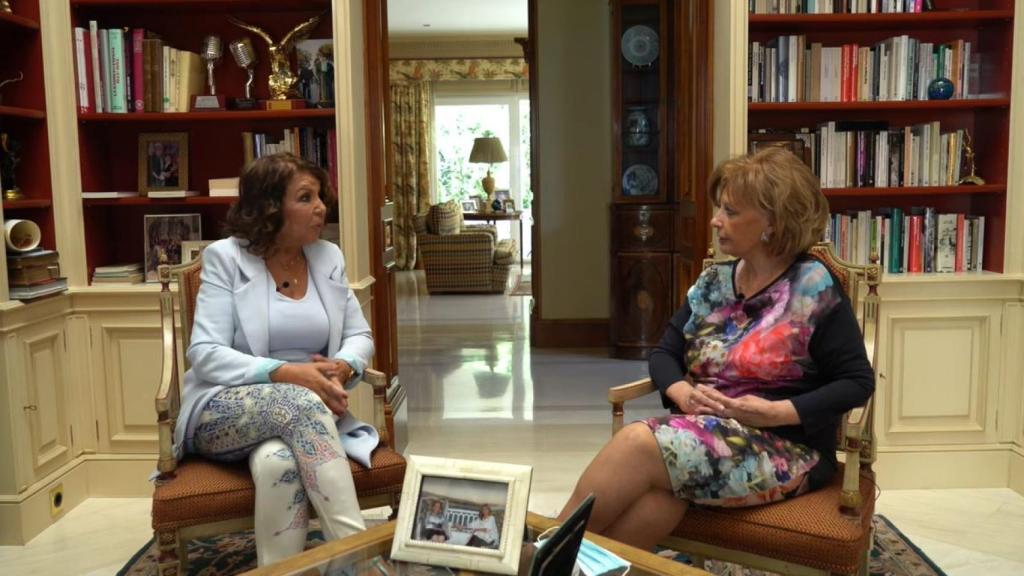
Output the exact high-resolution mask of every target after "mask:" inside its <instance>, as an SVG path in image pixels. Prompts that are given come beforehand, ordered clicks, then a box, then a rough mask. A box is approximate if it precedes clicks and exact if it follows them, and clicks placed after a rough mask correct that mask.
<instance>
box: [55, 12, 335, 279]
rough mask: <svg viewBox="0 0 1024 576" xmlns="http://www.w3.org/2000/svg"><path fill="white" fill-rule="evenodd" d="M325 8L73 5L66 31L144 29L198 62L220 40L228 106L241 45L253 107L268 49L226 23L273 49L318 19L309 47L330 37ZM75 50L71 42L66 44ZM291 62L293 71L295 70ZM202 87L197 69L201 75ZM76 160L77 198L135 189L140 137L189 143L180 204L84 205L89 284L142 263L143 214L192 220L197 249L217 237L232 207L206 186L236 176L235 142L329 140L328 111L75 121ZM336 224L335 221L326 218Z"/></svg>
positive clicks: (237, 90) (221, 83) (239, 84)
mask: <svg viewBox="0 0 1024 576" xmlns="http://www.w3.org/2000/svg"><path fill="white" fill-rule="evenodd" d="M330 10H331V3H330V1H329V0H296V1H290V0H263V1H258V0H215V1H205V0H128V1H111V0H71V1H70V12H71V13H70V20H71V25H72V27H76V26H78V27H83V28H85V29H86V30H88V28H89V22H90V21H92V20H95V21H96V22H97V23H98V27H99V28H101V29H104V28H105V29H110V28H129V29H136V28H142V29H145V30H146V31H148V32H150V33H153V34H155V35H158V36H159V37H160V39H161V40H162V41H163V44H164V45H165V46H171V47H174V48H177V49H179V50H188V51H192V52H197V53H198V52H200V51H201V46H202V40H203V37H205V36H207V35H209V34H215V35H218V36H220V37H221V39H222V42H223V45H224V56H223V57H222V59H221V61H220V62H219V65H218V66H217V67H216V68H215V72H214V74H215V81H216V86H217V93H218V94H225V95H226V96H227V99H228V101H229V102H230V100H231V99H232V98H235V97H239V96H242V95H243V94H244V85H245V72H244V71H243V70H242V69H241V68H239V67H237V66H236V65H235V63H234V60H233V59H232V57H231V55H230V53H229V52H228V50H227V45H228V43H229V42H231V41H233V40H235V39H238V38H242V37H249V38H250V39H251V41H252V44H253V48H254V49H255V52H256V54H257V58H258V62H257V64H256V66H255V71H256V74H255V78H256V80H255V82H254V85H253V97H254V98H255V99H257V100H262V99H267V98H269V97H270V94H269V88H268V85H267V78H268V75H269V72H270V63H269V56H268V53H267V47H266V43H265V42H264V41H263V39H261V38H259V37H257V36H256V35H255V34H254V33H252V32H249V31H246V30H243V29H241V28H239V27H237V26H234V25H232V24H231V23H230V22H228V17H229V16H232V17H235V18H238V19H239V20H242V21H244V22H246V23H250V24H254V25H256V26H259V27H261V28H263V29H264V30H265V31H266V32H267V33H268V34H269V35H270V36H271V37H272V38H273V39H274V40H275V41H276V40H279V39H280V38H282V37H283V36H284V35H285V34H286V33H287V32H288V31H289V30H290V29H291V28H292V27H294V26H295V25H297V24H299V23H300V22H302V21H304V20H306V19H308V18H310V17H312V16H316V15H318V14H322V13H323V14H324V17H323V19H322V20H321V22H320V23H319V24H318V25H317V26H316V28H315V29H314V30H313V31H312V32H311V33H310V34H309V38H314V39H315V38H330V37H332V23H331V15H330ZM72 50H74V42H72ZM295 64H296V62H295V54H294V50H293V52H292V67H293V70H295V69H296V67H295ZM203 77H204V82H205V66H204V70H203ZM77 123H78V151H79V156H80V163H79V164H80V167H81V189H82V191H83V192H104V191H123V190H127V191H134V190H137V189H138V170H139V169H140V168H139V166H138V147H139V138H140V135H142V134H153V133H174V132H185V133H186V134H187V138H188V181H187V182H181V183H180V184H181V187H182V188H184V189H187V190H195V191H197V192H198V193H199V195H198V196H194V197H188V198H176V199H165V198H160V199H156V198H147V197H145V196H140V197H132V198H114V199H83V200H81V205H82V221H83V233H84V239H85V257H86V263H87V264H86V274H87V282H88V281H91V278H92V274H93V271H94V270H95V268H96V267H97V266H105V265H112V264H118V263H122V262H142V261H143V259H144V254H143V251H144V233H143V219H144V217H145V216H146V215H151V214H199V215H200V217H201V222H202V237H203V239H204V240H214V239H217V238H220V237H221V228H222V223H223V220H224V217H225V215H226V214H227V210H228V207H229V206H230V205H231V203H232V202H233V201H234V198H230V197H226V198H225V197H210V196H209V190H208V181H209V180H210V179H211V178H230V177H234V176H237V175H238V173H239V171H240V169H241V168H242V166H243V164H244V150H243V144H242V141H243V140H242V139H243V135H244V134H246V133H254V134H256V133H263V134H269V135H271V137H273V136H274V135H280V134H282V133H283V132H284V131H285V130H290V129H292V128H299V129H303V128H313V129H318V130H325V131H327V130H332V129H333V128H334V127H335V111H334V109H333V108H305V109H298V110H284V111H281V110H246V111H239V110H231V109H228V110H211V111H196V112H133V111H129V112H127V113H110V112H102V113H97V112H82V111H79V112H78V114H77ZM332 216H333V218H335V219H336V215H332Z"/></svg>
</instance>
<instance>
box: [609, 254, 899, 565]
mask: <svg viewBox="0 0 1024 576" xmlns="http://www.w3.org/2000/svg"><path fill="white" fill-rule="evenodd" d="M811 254H812V255H813V256H814V257H815V258H817V259H819V260H820V261H821V262H822V263H823V264H825V266H827V267H828V268H829V270H831V271H832V273H833V274H835V276H836V278H838V279H839V282H840V283H841V284H842V286H843V289H844V291H845V292H846V293H847V295H848V296H849V298H850V302H851V304H852V305H853V309H854V311H856V312H857V313H858V314H857V315H858V319H859V321H860V325H861V332H862V333H863V335H864V346H865V348H866V349H867V354H868V360H869V361H870V362H871V364H872V366H874V365H875V358H876V350H875V345H876V338H877V333H878V285H879V283H880V282H881V275H880V270H879V267H878V264H877V263H873V264H870V265H867V266H859V265H856V264H851V263H849V262H844V261H841V260H839V259H838V258H837V257H836V255H835V253H834V252H833V251H832V246H831V244H828V243H824V242H822V243H819V244H817V245H816V246H814V247H813V248H812V249H811ZM710 263H711V261H710V260H706V261H705V266H707V265H709V264H710ZM862 289H863V294H862ZM862 296H863V297H862ZM878 377H879V378H880V379H884V375H882V374H879V375H878ZM651 393H657V388H656V387H655V386H654V384H653V383H652V382H651V380H650V379H649V378H646V379H643V380H637V381H635V382H631V383H629V384H624V385H621V386H616V387H614V388H611V389H609V391H608V402H609V403H611V405H612V433H613V434H614V433H615V432H618V431H619V429H620V428H622V425H623V405H624V403H625V402H626V401H628V400H632V399H635V398H639V397H641V396H644V395H646V394H651ZM873 407H874V402H873V398H871V399H868V401H867V404H866V405H865V406H863V407H861V408H856V409H854V410H851V411H850V412H848V413H847V414H846V416H845V418H844V419H843V420H842V421H841V422H842V423H841V425H840V427H839V429H838V430H837V435H838V443H837V446H838V447H839V449H840V450H842V451H843V452H844V453H845V462H846V465H845V466H844V465H843V464H840V472H839V473H837V474H836V477H835V478H834V479H833V481H832V482H831V483H830V484H829V485H828V486H825V487H823V488H821V489H819V490H817V491H814V492H811V493H809V494H805V495H803V496H800V497H798V498H793V499H791V500H786V501H782V502H777V503H773V504H766V505H763V506H755V507H750V508H703V507H700V506H691V507H690V509H689V510H687V512H686V515H685V516H684V517H683V521H682V522H681V523H680V524H679V526H677V527H676V528H675V530H674V531H673V532H672V534H671V535H670V536H669V537H668V538H667V539H665V540H664V541H663V542H661V544H662V545H664V546H665V547H668V548H671V549H674V550H679V551H681V552H685V553H687V554H689V555H690V556H691V557H692V558H694V560H695V561H696V562H698V563H700V562H703V559H704V558H717V559H721V560H725V561H728V562H735V563H738V564H742V565H745V566H749V567H751V568H755V569H760V570H770V571H773V572H780V573H784V574H807V575H809V574H867V565H868V558H869V555H870V552H871V543H872V524H871V520H872V516H873V514H874V509H875V482H874V472H873V471H872V469H871V466H872V464H873V463H874V461H875V443H874V430H873ZM698 566H699V564H698Z"/></svg>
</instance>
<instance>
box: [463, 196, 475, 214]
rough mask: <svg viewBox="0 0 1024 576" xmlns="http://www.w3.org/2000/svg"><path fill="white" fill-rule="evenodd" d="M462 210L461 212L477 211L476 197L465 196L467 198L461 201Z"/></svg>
mask: <svg viewBox="0 0 1024 576" xmlns="http://www.w3.org/2000/svg"><path fill="white" fill-rule="evenodd" d="M462 211H463V212H476V211H477V203H476V198H467V199H465V200H463V201H462Z"/></svg>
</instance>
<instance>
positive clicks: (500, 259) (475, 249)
mask: <svg viewBox="0 0 1024 576" xmlns="http://www.w3.org/2000/svg"><path fill="white" fill-rule="evenodd" d="M418 218H423V217H422V216H421V217H418ZM417 229H418V230H419V231H418V232H417V234H416V244H417V246H418V248H419V252H420V258H422V259H423V270H424V273H425V274H426V279H427V291H428V292H430V293H431V294H438V293H445V292H491V293H498V294H500V293H502V292H504V291H505V289H506V287H507V286H508V273H509V269H510V268H511V267H512V264H513V263H514V262H515V254H516V243H515V241H514V240H496V237H497V232H496V231H495V229H494V227H493V226H461V227H460V228H459V231H458V232H457V233H455V234H432V233H430V232H428V231H427V229H426V226H425V225H420V224H417Z"/></svg>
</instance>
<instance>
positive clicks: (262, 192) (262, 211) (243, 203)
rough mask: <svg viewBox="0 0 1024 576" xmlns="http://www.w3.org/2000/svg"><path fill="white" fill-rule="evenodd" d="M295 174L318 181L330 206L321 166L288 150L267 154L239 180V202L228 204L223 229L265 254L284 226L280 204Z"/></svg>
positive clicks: (251, 249) (329, 188)
mask: <svg viewBox="0 0 1024 576" xmlns="http://www.w3.org/2000/svg"><path fill="white" fill-rule="evenodd" d="M296 174H309V175H310V176H312V177H314V178H316V179H317V180H318V181H319V182H320V200H322V201H323V203H324V204H326V205H327V207H328V208H330V207H331V206H332V205H333V204H334V202H335V199H336V197H335V194H334V188H333V187H332V186H331V184H330V181H329V179H328V177H327V172H326V171H324V169H323V168H321V167H319V166H317V165H316V164H313V163H312V162H309V161H308V160H304V159H302V158H299V157H298V156H295V155H294V154H289V153H287V152H282V153H279V154H270V155H268V156H263V157H261V158H258V159H256V160H254V161H253V162H250V163H249V165H248V166H246V167H245V168H243V169H242V175H241V176H240V177H239V180H238V201H237V202H235V203H234V204H232V205H231V209H230V210H228V216H227V219H226V220H225V222H224V231H225V233H227V234H228V235H229V236H236V237H238V238H242V239H244V240H248V241H249V245H248V247H247V249H248V250H249V252H251V253H253V254H256V255H257V256H265V255H266V254H267V252H268V251H269V250H270V248H271V247H273V245H274V241H275V240H276V239H277V233H278V232H280V231H281V227H282V226H283V225H284V217H283V216H282V215H281V204H282V203H283V202H284V196H285V192H287V191H288V185H289V184H290V183H291V181H292V178H294V177H295V175H296Z"/></svg>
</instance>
